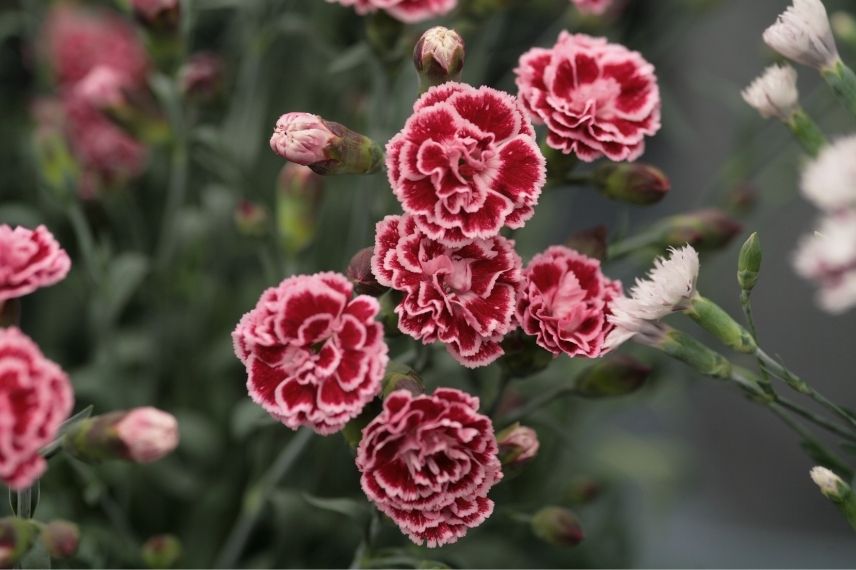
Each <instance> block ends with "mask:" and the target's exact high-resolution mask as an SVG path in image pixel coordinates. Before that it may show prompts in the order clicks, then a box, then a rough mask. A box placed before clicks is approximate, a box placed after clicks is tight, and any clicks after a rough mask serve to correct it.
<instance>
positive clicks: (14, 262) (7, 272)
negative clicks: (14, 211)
mask: <svg viewBox="0 0 856 570" xmlns="http://www.w3.org/2000/svg"><path fill="white" fill-rule="evenodd" d="M69 269H71V260H70V259H69V257H68V254H67V253H66V252H65V250H63V249H62V248H61V247H60V245H59V243H57V241H56V239H55V238H54V237H53V234H51V233H50V232H49V231H48V229H47V228H46V227H44V226H39V227H37V228H36V229H35V230H30V229H27V228H24V227H21V226H18V227H15V228H12V227H11V226H8V225H5V224H4V225H0V305H2V304H3V302H4V301H8V300H9V299H14V298H16V297H23V296H24V295H28V294H30V293H32V292H33V291H35V290H36V289H38V288H40V287H48V286H50V285H53V284H54V283H57V282H58V281H61V280H62V279H65V276H66V275H67V274H68V271H69Z"/></svg>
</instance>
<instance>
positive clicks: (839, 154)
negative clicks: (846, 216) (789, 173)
mask: <svg viewBox="0 0 856 570" xmlns="http://www.w3.org/2000/svg"><path fill="white" fill-rule="evenodd" d="M802 191H803V195H804V196H805V197H806V198H807V199H808V200H810V201H811V202H812V203H813V204H814V205H815V206H817V207H818V208H820V209H822V210H826V211H827V212H836V211H839V210H844V209H847V208H856V135H854V136H850V137H847V138H844V139H841V140H839V141H836V142H835V143H833V144H831V145H829V146H826V147H824V148H823V150H822V151H820V154H819V155H818V157H817V158H816V159H815V160H813V161H812V162H811V163H810V164H809V165H808V166H806V168H805V170H804V171H803V176H802Z"/></svg>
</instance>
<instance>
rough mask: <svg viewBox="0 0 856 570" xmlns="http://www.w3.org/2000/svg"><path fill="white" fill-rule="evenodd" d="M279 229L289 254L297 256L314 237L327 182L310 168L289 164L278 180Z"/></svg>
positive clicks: (277, 224) (277, 208) (277, 218)
mask: <svg viewBox="0 0 856 570" xmlns="http://www.w3.org/2000/svg"><path fill="white" fill-rule="evenodd" d="M277 186H278V189H277V194H276V228H277V233H278V234H279V238H280V239H281V240H282V243H283V246H284V247H285V249H286V251H288V252H289V253H291V254H294V253H298V252H300V251H301V250H303V249H304V248H306V246H308V245H309V244H310V243H312V240H313V239H314V237H315V230H316V226H317V223H318V209H319V206H320V204H321V198H322V197H323V194H324V181H323V179H322V178H321V177H320V176H318V175H317V174H315V173H314V172H313V171H312V170H311V169H310V168H309V167H307V166H301V165H299V164H294V163H289V164H286V165H285V166H284V167H283V168H282V171H281V172H280V175H279V179H278V181H277Z"/></svg>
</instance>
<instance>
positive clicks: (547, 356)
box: [499, 331, 555, 378]
mask: <svg viewBox="0 0 856 570" xmlns="http://www.w3.org/2000/svg"><path fill="white" fill-rule="evenodd" d="M502 349H503V351H504V352H505V354H503V356H502V358H501V359H500V361H499V365H500V366H501V367H502V368H503V369H505V371H506V372H507V373H508V375H509V376H510V377H511V378H526V377H527V376H533V375H535V374H538V373H539V372H541V371H543V370H545V369H546V368H547V367H548V366H549V365H550V363H551V362H553V360H555V357H554V356H553V354H552V353H550V352H547V351H546V350H544V349H543V348H541V347H540V346H538V344H537V343H536V342H535V337H532V336H529V335H525V334H523V332H522V331H516V332H513V333H511V334H509V335H508V336H506V337H505V338H504V339H503V341H502Z"/></svg>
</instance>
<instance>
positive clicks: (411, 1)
mask: <svg viewBox="0 0 856 570" xmlns="http://www.w3.org/2000/svg"><path fill="white" fill-rule="evenodd" d="M327 1H328V2H336V3H338V4H341V5H342V6H353V7H354V9H355V10H356V11H357V14H361V15H362V14H368V13H370V12H376V11H378V10H384V11H385V12H386V13H387V14H389V15H390V16H392V17H393V18H396V19H397V20H401V21H402V22H406V23H416V22H421V21H423V20H430V19H431V18H437V17H439V16H444V15H446V14H448V13H449V12H451V11H452V10H454V9H455V7H456V6H457V5H458V0H327Z"/></svg>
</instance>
